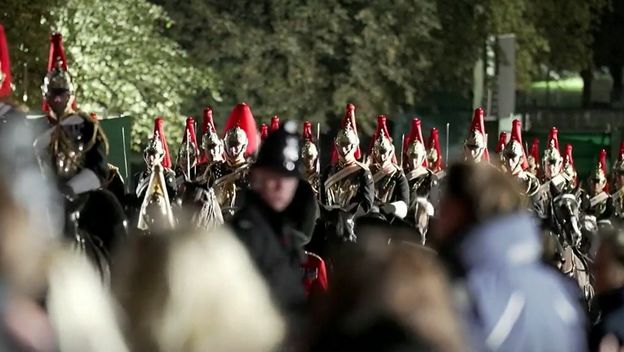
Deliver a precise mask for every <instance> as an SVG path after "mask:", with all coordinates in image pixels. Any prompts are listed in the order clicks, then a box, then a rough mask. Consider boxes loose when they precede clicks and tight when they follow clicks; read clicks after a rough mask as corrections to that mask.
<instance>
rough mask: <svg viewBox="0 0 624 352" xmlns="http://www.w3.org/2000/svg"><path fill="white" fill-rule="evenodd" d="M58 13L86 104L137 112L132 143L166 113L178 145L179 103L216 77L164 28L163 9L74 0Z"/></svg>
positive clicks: (106, 111) (139, 1)
mask: <svg viewBox="0 0 624 352" xmlns="http://www.w3.org/2000/svg"><path fill="white" fill-rule="evenodd" d="M56 15H57V18H58V29H59V31H60V32H61V33H62V34H63V35H64V37H65V41H66V47H67V49H68V51H69V52H70V53H71V58H72V59H73V61H70V65H71V66H70V67H71V68H70V69H71V70H72V73H73V74H74V79H75V81H76V82H77V85H78V93H77V100H78V103H79V105H80V107H81V108H82V109H83V110H85V111H95V112H97V113H98V114H101V115H103V116H106V115H112V114H127V115H131V116H133V117H134V119H135V120H134V125H133V130H132V132H133V134H132V142H133V146H134V148H139V146H140V144H141V142H143V141H144V140H145V139H146V138H147V137H148V136H150V135H151V131H152V128H153V127H152V126H153V119H154V117H156V116H159V115H160V116H163V117H165V119H166V121H167V124H166V127H167V135H168V137H169V138H170V139H171V140H172V141H173V142H174V143H175V144H172V145H177V142H179V141H180V140H181V136H182V132H181V130H182V129H183V126H184V122H183V121H184V116H182V112H181V106H182V105H183V104H184V102H185V100H186V99H189V98H190V97H192V96H195V95H197V94H198V93H202V92H204V91H206V90H207V91H209V92H210V93H215V92H216V91H215V90H214V87H215V86H216V81H215V79H214V76H213V75H212V73H211V72H210V71H209V70H206V69H200V68H196V67H193V66H192V65H190V61H189V60H188V58H187V56H186V54H185V52H184V51H183V50H181V49H180V48H179V47H178V45H177V44H176V43H175V42H173V41H172V40H171V39H168V38H166V37H164V36H163V35H162V34H161V29H162V28H163V25H164V26H168V25H169V24H170V22H169V19H168V18H167V16H166V14H165V12H164V11H163V10H162V8H160V7H159V6H156V5H153V4H150V3H147V2H146V1H143V0H135V1H107V0H68V1H67V2H66V3H65V6H64V7H63V8H62V9H60V10H59V12H58V13H57V14H56ZM211 97H212V98H216V96H211Z"/></svg>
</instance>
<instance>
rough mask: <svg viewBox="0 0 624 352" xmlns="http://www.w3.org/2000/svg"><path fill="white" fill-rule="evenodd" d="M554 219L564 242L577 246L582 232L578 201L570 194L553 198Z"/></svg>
mask: <svg viewBox="0 0 624 352" xmlns="http://www.w3.org/2000/svg"><path fill="white" fill-rule="evenodd" d="M553 210H554V218H555V219H554V220H555V221H556V222H557V224H558V225H559V226H558V227H559V228H560V229H561V231H562V232H563V233H561V234H560V235H561V236H562V237H563V240H564V242H565V243H567V244H568V245H571V246H575V247H576V246H578V245H579V244H580V242H581V239H582V237H583V234H582V232H581V221H580V212H579V202H578V200H577V199H576V197H575V196H574V195H572V194H568V193H566V194H562V195H559V196H557V197H556V198H555V199H554V200H553Z"/></svg>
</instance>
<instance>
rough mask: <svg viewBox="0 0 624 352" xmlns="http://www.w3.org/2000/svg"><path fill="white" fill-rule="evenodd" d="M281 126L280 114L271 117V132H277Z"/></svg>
mask: <svg viewBox="0 0 624 352" xmlns="http://www.w3.org/2000/svg"><path fill="white" fill-rule="evenodd" d="M279 127H280V120H279V116H277V115H275V116H273V117H272V118H271V126H270V128H269V132H275V131H277V130H279Z"/></svg>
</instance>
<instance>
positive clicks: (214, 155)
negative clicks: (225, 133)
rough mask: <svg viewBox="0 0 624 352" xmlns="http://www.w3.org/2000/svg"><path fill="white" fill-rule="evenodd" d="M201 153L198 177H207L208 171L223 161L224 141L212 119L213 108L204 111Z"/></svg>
mask: <svg viewBox="0 0 624 352" xmlns="http://www.w3.org/2000/svg"><path fill="white" fill-rule="evenodd" d="M201 149H202V150H201V153H200V160H199V165H197V175H199V177H201V178H204V179H205V177H206V171H207V170H208V169H209V168H210V166H211V165H212V164H214V163H216V162H220V161H223V153H224V151H223V140H221V137H219V134H218V133H217V127H216V125H215V123H214V120H213V118H212V107H210V106H208V107H206V108H205V109H204V118H203V120H202V134H201Z"/></svg>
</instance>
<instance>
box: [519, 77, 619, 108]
mask: <svg viewBox="0 0 624 352" xmlns="http://www.w3.org/2000/svg"><path fill="white" fill-rule="evenodd" d="M611 84H612V80H611V77H609V75H606V74H600V73H598V74H596V76H595V77H594V81H593V83H592V103H593V104H597V105H601V104H608V103H609V94H610V90H611ZM582 92H583V79H581V77H580V76H575V77H569V78H564V79H560V80H552V81H538V82H534V83H533V84H531V90H530V92H529V94H528V95H529V101H530V102H532V103H531V104H530V105H535V104H537V106H552V107H560V108H579V107H581V96H582Z"/></svg>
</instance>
